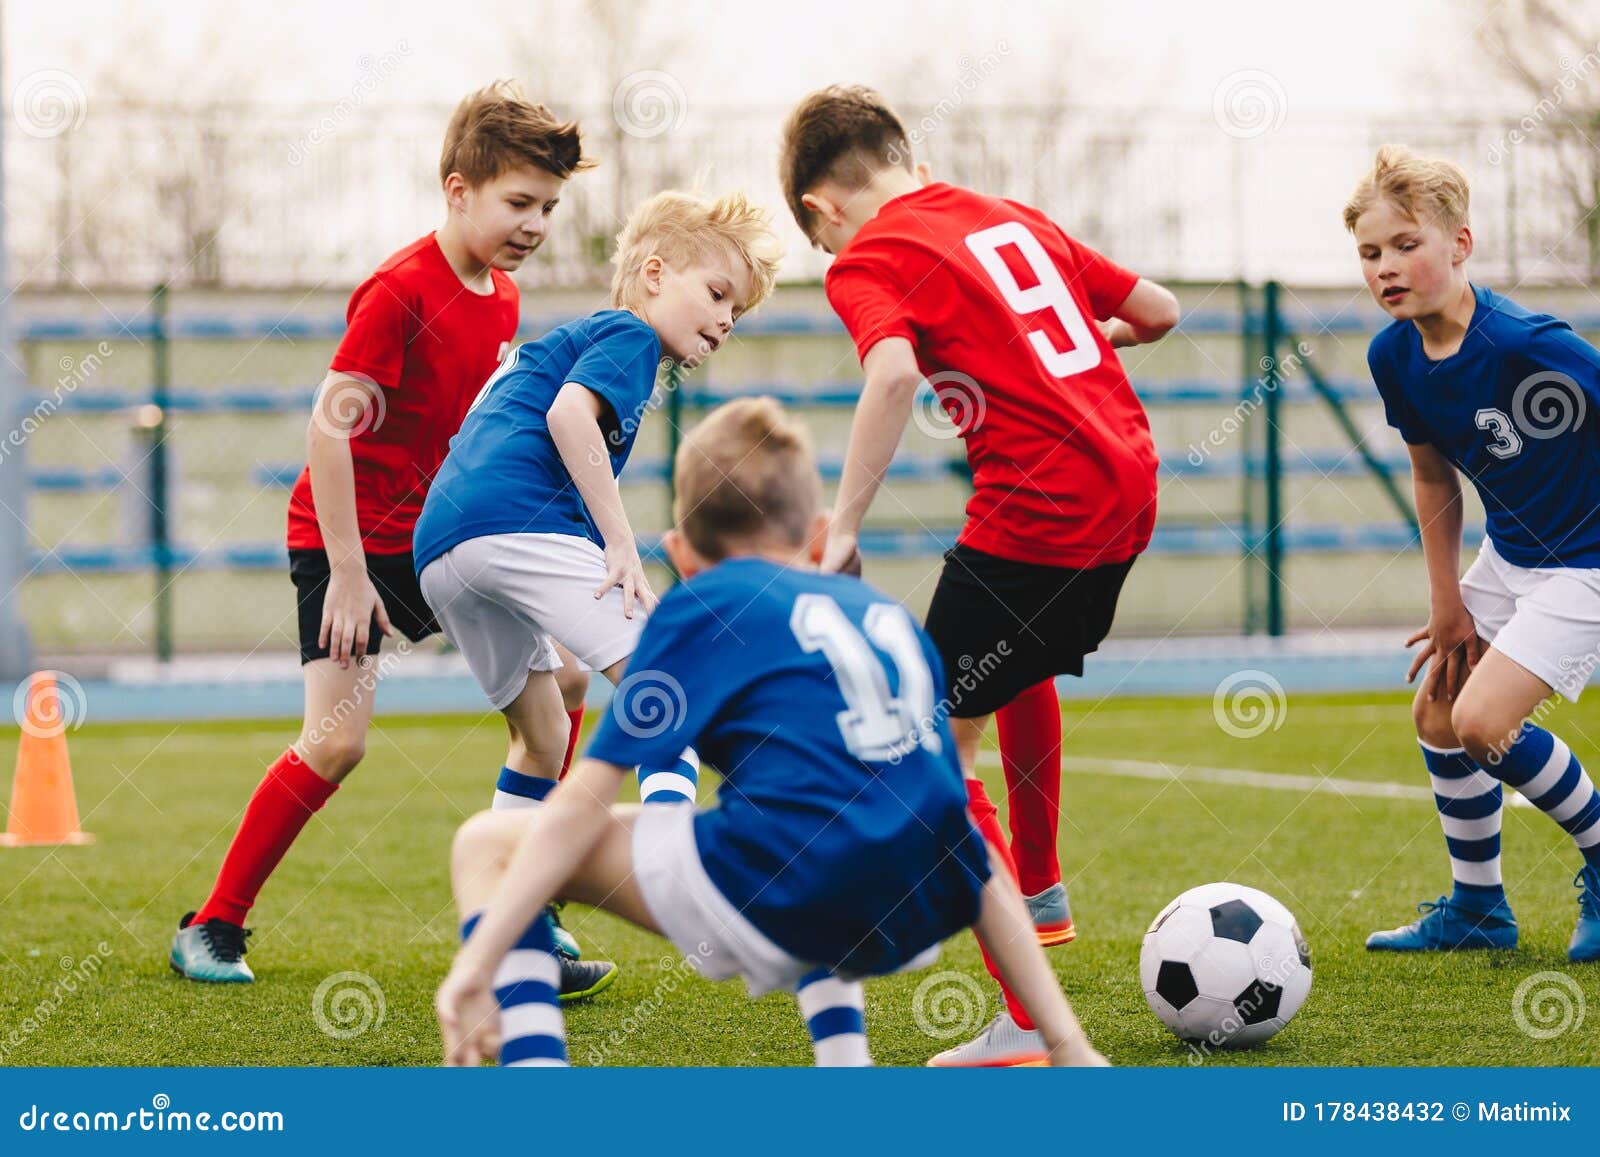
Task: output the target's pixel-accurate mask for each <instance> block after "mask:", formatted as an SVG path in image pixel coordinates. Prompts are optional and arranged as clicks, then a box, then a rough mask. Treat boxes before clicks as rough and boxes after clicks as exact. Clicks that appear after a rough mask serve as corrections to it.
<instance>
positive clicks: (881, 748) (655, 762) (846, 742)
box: [588, 558, 989, 974]
mask: <svg viewBox="0 0 1600 1157" xmlns="http://www.w3.org/2000/svg"><path fill="white" fill-rule="evenodd" d="M943 686H944V682H943V679H942V677H941V675H940V667H939V657H938V653H937V652H936V651H935V650H934V648H933V644H932V642H931V641H930V640H929V639H928V637H927V636H926V635H925V634H923V633H922V631H921V629H920V628H919V627H918V626H917V625H916V623H915V622H914V621H913V620H912V618H911V615H910V614H909V613H908V612H907V611H906V609H905V608H904V607H902V606H901V605H900V604H899V603H897V602H894V601H893V600H892V599H890V598H889V597H888V596H886V595H884V594H882V593H881V592H879V591H877V590H874V589H873V588H872V587H870V586H868V585H867V584H865V583H863V582H861V581H860V580H859V579H854V578H848V577H845V576H842V575H823V574H818V573H816V572H813V571H800V570H792V569H788V568H785V567H782V566H779V565H777V564H775V563H772V562H768V561H766V560H764V559H758V558H736V559H731V560H729V561H726V562H723V563H719V564H718V565H717V566H715V567H713V568H712V569H710V570H708V571H705V572H704V573H702V574H699V575H696V576H695V577H694V578H692V579H690V580H689V581H688V582H685V583H682V584H680V585H679V586H677V587H674V588H673V589H672V590H671V591H670V592H669V593H668V594H667V595H666V597H665V598H663V599H662V600H661V603H660V605H659V606H658V607H657V608H656V611H655V613H654V614H652V615H651V616H650V620H649V622H648V623H646V624H645V628H644V634H643V636H642V637H641V638H640V640H639V647H638V650H636V651H635V652H634V653H633V657H632V658H631V659H629V661H628V676H627V678H626V679H624V680H623V682H622V683H621V684H620V685H619V687H618V688H617V693H616V696H615V698H614V699H613V700H612V706H611V709H610V710H609V711H607V713H606V715H605V717H604V718H603V719H602V720H601V722H600V726H599V727H598V729H597V730H596V732H595V736H594V739H593V740H592V741H591V742H590V744H589V748H588V755H589V756H591V757H593V758H595V759H602V760H605V761H607V762H609V763H615V764H620V765H622V766H624V767H632V766H637V765H640V764H644V765H647V766H666V765H669V764H670V763H671V762H672V760H673V759H675V758H676V757H677V755H678V753H679V752H680V751H682V750H683V749H684V748H685V747H693V748H695V749H696V750H697V751H698V752H699V753H700V755H701V757H702V758H704V759H705V760H706V761H707V762H709V763H710V764H712V765H713V766H715V767H716V768H717V769H718V770H719V771H720V772H721V773H722V776H723V781H722V786H721V790H720V793H719V806H718V807H716V808H713V809H710V810H707V811H702V812H700V813H699V814H698V815H697V816H696V817H695V840H696V843H697V845H698V848H699V852H700V858H701V861H702V862H703V864H704V865H705V870H706V874H707V875H708V876H709V877H710V878H711V881H712V883H714V884H715V885H716V886H717V888H718V890H719V891H721V892H722V894H723V895H724V896H726V897H727V898H728V900H729V901H731V902H732V903H733V905H734V906H735V907H736V908H738V909H739V910H740V911H741V912H742V913H743V914H744V916H745V918H746V919H748V920H749V921H750V922H751V923H752V924H754V925H755V926H756V927H757V928H758V929H760V930H761V931H762V932H763V933H764V934H765V935H766V936H767V937H768V938H769V939H770V940H772V941H773V942H774V943H775V944H777V945H778V946H779V947H781V948H783V949H785V950H786V951H787V952H789V953H790V954H791V955H793V956H795V957H797V958H798V959H801V960H804V961H810V962H814V963H817V964H822V965H827V966H829V967H833V968H837V969H842V970H845V971H848V972H856V973H862V974H871V973H880V972H888V971H892V970H894V969H895V968H898V967H900V966H901V965H903V964H905V963H906V962H908V961H909V960H911V959H912V958H913V957H914V956H916V955H917V953H919V952H921V951H923V950H924V949H926V948H927V947H928V946H929V945H932V944H936V943H938V942H939V941H940V940H942V939H944V938H945V937H947V936H950V935H952V934H954V933H955V932H957V931H959V930H961V929H962V928H966V927H968V926H970V925H971V924H972V923H973V922H974V921H975V920H976V919H977V915H978V905H979V896H980V894H981V892H982V888H983V884H984V881H985V880H986V879H987V878H988V875H989V868H988V856H987V852H986V851H985V848H984V845H983V842H982V837H980V836H979V835H978V832H977V830H976V829H975V828H974V827H973V825H972V821H971V820H970V819H969V818H968V815H967V794H966V787H965V785H964V784H963V782H962V776H961V768H960V764H959V762H958V761H957V758H956V752H955V743H954V741H953V740H952V739H951V736H950V729H949V726H948V724H946V723H945V721H944V717H943V714H942V713H941V712H939V711H938V709H937V707H936V705H935V695H936V693H937V692H936V689H937V688H941V687H943Z"/></svg>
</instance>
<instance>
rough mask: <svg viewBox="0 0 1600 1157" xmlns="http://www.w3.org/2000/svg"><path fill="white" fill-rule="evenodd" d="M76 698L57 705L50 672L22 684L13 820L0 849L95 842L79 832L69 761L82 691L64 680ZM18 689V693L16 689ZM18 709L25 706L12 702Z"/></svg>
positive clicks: (73, 682) (58, 691)
mask: <svg viewBox="0 0 1600 1157" xmlns="http://www.w3.org/2000/svg"><path fill="white" fill-rule="evenodd" d="M66 679H67V681H68V684H69V687H70V689H71V690H72V691H74V692H75V694H76V698H75V699H74V701H73V702H72V703H71V704H63V703H62V701H61V689H60V688H59V687H57V686H56V676H55V672H53V671H40V672H38V673H37V674H35V675H34V676H33V678H32V679H31V680H30V681H29V682H28V683H27V684H26V686H27V692H26V707H25V709H24V710H20V711H18V712H17V714H18V715H19V716H21V723H22V742H21V743H20V744H19V745H18V747H17V774H16V778H15V779H13V780H12V781H11V816H10V819H9V820H8V822H7V823H6V830H5V834H4V835H0V847H9V848H16V847H25V846H28V845H37V844H88V843H93V842H94V837H93V836H90V835H85V834H84V833H83V832H80V831H79V830H78V799H77V796H76V795H75V794H74V792H73V790H72V763H71V761H70V760H69V759H68V758H67V735H66V731H67V727H68V726H69V725H74V724H76V723H77V722H79V721H81V719H82V694H83V692H82V689H81V688H80V687H78V684H77V681H76V680H74V679H73V678H72V677H71V676H70V675H69V676H66ZM19 690H20V689H19ZM15 706H16V707H19V708H22V707H23V703H15Z"/></svg>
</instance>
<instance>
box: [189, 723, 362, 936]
mask: <svg viewBox="0 0 1600 1157" xmlns="http://www.w3.org/2000/svg"><path fill="white" fill-rule="evenodd" d="M338 789H339V785H338V784H336V783H329V782H328V781H327V780H325V779H323V778H322V777H321V776H320V775H318V774H317V773H316V772H314V771H312V770H311V768H309V767H307V766H306V763H305V761H304V760H302V759H301V758H300V755H299V753H298V752H296V751H295V749H294V748H292V747H291V748H289V749H288V750H287V751H285V752H284V753H283V754H282V755H280V756H279V757H278V760H277V762H276V763H274V764H273V765H272V766H271V767H269V768H268V769H267V774H266V775H265V776H264V777H263V778H262V780H261V784H260V786H258V787H257V788H256V791H255V794H254V795H252V796H251V797H250V804H249V806H248V807H246V808H245V809H244V820H243V821H242V822H241V823H240V824H239V831H238V833H237V834H236V835H235V836H234V837H233V843H232V844H231V845H229V847H228V854H227V856H225V857H224V858H223V861H222V870H221V871H220V872H218V873H217V882H216V883H215V884H214V885H213V886H212V888H211V897H210V899H208V900H207V901H206V902H205V906H204V907H202V908H201V909H200V911H199V912H197V913H196V914H195V918H194V919H195V923H197V924H204V923H205V922H206V921H207V920H211V919H218V920H226V921H228V923H230V924H239V925H242V924H244V920H245V917H246V916H247V915H249V913H250V908H251V906H252V905H253V904H254V903H255V902H256V896H257V894H258V893H260V891H261V886H262V885H263V884H265V883H266V882H267V877H268V876H270V875H272V870H273V869H274V868H276V867H277V866H278V862H279V861H280V860H282V859H283V855H284V853H285V852H287V851H288V850H289V845H290V844H292V843H294V841H295V837H296V836H298V835H299V834H300V832H301V830H302V829H303V828H304V827H305V826H306V822H307V821H308V820H310V819H311V817H312V815H313V814H314V813H315V812H316V811H317V810H318V809H319V808H321V807H322V805H323V804H325V803H327V802H328V797H329V796H331V795H332V794H333V793H334V792H335V791H337V790H338Z"/></svg>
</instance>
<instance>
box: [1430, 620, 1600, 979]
mask: <svg viewBox="0 0 1600 1157" xmlns="http://www.w3.org/2000/svg"><path fill="white" fill-rule="evenodd" d="M1521 613H1522V612H1521V611H1520V610H1519V612H1518V614H1519V615H1520V614H1521ZM1516 626H1517V622H1516V620H1515V619H1513V622H1512V624H1511V626H1509V627H1508V628H1507V630H1506V631H1505V632H1503V633H1502V635H1501V637H1502V638H1504V637H1506V636H1509V635H1511V634H1512V632H1513V631H1514V630H1515V628H1516ZM1497 642H1498V640H1497ZM1531 661H1532V660H1530V662H1531ZM1567 690H1568V691H1569V692H1570V694H1569V697H1570V698H1572V699H1576V698H1577V696H1578V693H1579V691H1580V690H1581V687H1570V686H1569V687H1568V688H1567ZM1553 693H1554V692H1553V685H1552V684H1551V682H1550V681H1548V680H1546V679H1544V678H1542V677H1541V676H1540V675H1537V674H1535V673H1534V672H1533V671H1532V670H1530V669H1529V668H1528V667H1525V666H1523V665H1522V664H1521V663H1520V662H1518V661H1516V660H1514V659H1513V658H1512V657H1511V656H1510V655H1509V654H1507V653H1505V652H1502V651H1501V650H1500V649H1499V647H1498V645H1497V646H1492V647H1490V648H1489V650H1488V651H1486V652H1485V653H1484V656H1483V658H1482V659H1480V660H1479V661H1478V666H1477V668H1476V669H1475V670H1474V671H1473V673H1472V675H1471V676H1470V677H1469V678H1468V679H1467V683H1466V686H1465V687H1464V688H1462V692H1461V695H1460V696H1458V697H1457V699H1456V705H1455V710H1454V712H1453V713H1452V715H1451V723H1452V726H1453V727H1454V728H1455V731H1456V734H1458V735H1459V736H1461V742H1462V744H1463V746H1465V747H1466V749H1467V751H1468V752H1469V753H1471V754H1472V755H1473V756H1474V757H1475V758H1476V759H1478V761H1479V762H1480V763H1481V764H1482V766H1483V767H1484V769H1485V770H1486V771H1488V772H1489V773H1490V774H1491V775H1493V776H1494V777H1495V778H1497V779H1499V780H1500V781H1501V782H1503V783H1505V784H1507V785H1508V786H1510V787H1514V788H1516V789H1517V790H1518V791H1519V792H1521V793H1522V795H1523V796H1524V798H1526V799H1527V800H1528V802H1529V803H1531V804H1533V806H1534V807H1536V808H1538V809H1539V810H1540V811H1542V812H1544V814H1545V815H1547V816H1549V817H1550V818H1551V819H1552V820H1554V821H1555V822H1556V823H1557V824H1559V825H1560V827H1561V829H1562V830H1563V831H1564V832H1566V833H1567V834H1568V835H1569V836H1571V837H1572V841H1573V843H1574V844H1575V845H1576V846H1577V849H1578V851H1579V852H1580V853H1581V854H1582V856H1583V867H1582V868H1580V869H1579V870H1578V874H1577V876H1576V878H1575V879H1574V880H1573V884H1574V885H1575V886H1577V888H1578V889H1579V893H1578V923H1577V927H1576V928H1575V929H1574V930H1573V934H1572V940H1571V943H1570V944H1569V945H1568V948H1567V957H1568V959H1569V960H1572V961H1574V962H1585V961H1592V960H1600V791H1597V790H1596V788H1595V785H1594V782H1593V780H1592V779H1590V777H1589V773H1588V772H1587V771H1585V770H1584V768H1583V765H1582V764H1581V763H1580V762H1579V761H1578V757H1577V756H1576V755H1574V754H1573V753H1572V750H1571V749H1570V748H1569V747H1567V745H1566V744H1565V743H1563V742H1562V741H1561V740H1560V739H1559V738H1557V737H1556V736H1554V735H1552V734H1550V732H1548V731H1546V730H1544V728H1542V727H1539V726H1537V725H1536V724H1534V723H1533V722H1532V720H1530V719H1528V716H1529V715H1530V714H1531V713H1532V712H1533V710H1534V709H1535V708H1536V707H1538V706H1539V704H1540V703H1542V702H1543V701H1544V700H1545V699H1546V698H1547V697H1549V696H1550V695H1551V694H1553Z"/></svg>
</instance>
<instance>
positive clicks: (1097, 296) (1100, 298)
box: [1056, 226, 1139, 321]
mask: <svg viewBox="0 0 1600 1157" xmlns="http://www.w3.org/2000/svg"><path fill="white" fill-rule="evenodd" d="M1056 232H1058V233H1060V235H1061V240H1062V242H1063V243H1064V244H1065V245H1066V247H1067V253H1068V254H1069V255H1070V256H1071V258H1072V264H1073V267H1072V268H1071V269H1067V270H1063V272H1064V273H1065V274H1066V276H1067V280H1068V281H1076V282H1077V284H1078V286H1079V288H1081V289H1082V290H1083V292H1084V295H1085V296H1086V297H1088V299H1089V308H1090V309H1092V310H1093V311H1094V316H1095V319H1096V320H1097V321H1105V320H1106V319H1108V318H1110V317H1113V316H1115V315H1116V312H1117V308H1118V307H1119V306H1120V305H1121V304H1122V303H1123V302H1125V301H1127V300H1128V294H1130V293H1132V292H1133V287H1134V286H1135V285H1137V284H1138V283H1139V275H1138V274H1137V273H1134V272H1133V271H1132V270H1130V269H1124V268H1123V267H1122V266H1120V265H1118V264H1117V263H1116V262H1115V261H1112V260H1111V259H1110V258H1109V257H1106V256H1105V255H1104V254H1102V253H1098V252H1096V251H1095V250H1093V249H1091V248H1089V247H1088V246H1087V245H1085V244H1083V242H1081V241H1075V240H1073V239H1072V238H1071V237H1070V236H1068V235H1067V233H1066V231H1065V230H1062V229H1061V228H1060V227H1059V226H1058V227H1057V228H1056Z"/></svg>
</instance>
